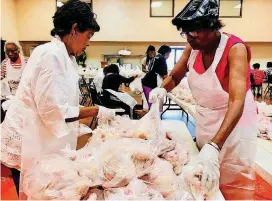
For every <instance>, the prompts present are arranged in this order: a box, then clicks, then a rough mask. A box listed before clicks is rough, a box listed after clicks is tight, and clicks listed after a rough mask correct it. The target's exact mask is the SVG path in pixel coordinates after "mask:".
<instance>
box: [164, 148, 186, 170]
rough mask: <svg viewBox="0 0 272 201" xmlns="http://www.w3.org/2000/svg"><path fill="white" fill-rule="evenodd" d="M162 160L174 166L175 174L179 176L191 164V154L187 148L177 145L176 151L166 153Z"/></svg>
mask: <svg viewBox="0 0 272 201" xmlns="http://www.w3.org/2000/svg"><path fill="white" fill-rule="evenodd" d="M162 158H164V159H165V160H167V161H168V162H170V163H171V164H172V165H173V170H174V172H175V173H176V174H177V175H179V174H180V173H181V172H182V168H183V166H184V165H186V164H187V163H188V162H189V152H188V150H187V149H186V148H184V147H182V146H180V145H179V144H176V147H175V149H174V150H172V151H169V152H166V153H164V154H163V155H162Z"/></svg>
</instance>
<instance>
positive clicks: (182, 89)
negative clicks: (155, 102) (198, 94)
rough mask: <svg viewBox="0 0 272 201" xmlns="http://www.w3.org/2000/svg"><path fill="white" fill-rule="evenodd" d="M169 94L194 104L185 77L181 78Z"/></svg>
mask: <svg viewBox="0 0 272 201" xmlns="http://www.w3.org/2000/svg"><path fill="white" fill-rule="evenodd" d="M171 94H173V95H174V96H175V97H176V98H177V99H180V100H183V101H185V102H186V103H189V104H192V105H195V100H194V98H193V95H192V92H191V90H190V87H189V84H188V81H187V78H184V79H182V80H181V82H180V84H179V85H178V86H176V87H175V88H174V89H173V90H172V91H171Z"/></svg>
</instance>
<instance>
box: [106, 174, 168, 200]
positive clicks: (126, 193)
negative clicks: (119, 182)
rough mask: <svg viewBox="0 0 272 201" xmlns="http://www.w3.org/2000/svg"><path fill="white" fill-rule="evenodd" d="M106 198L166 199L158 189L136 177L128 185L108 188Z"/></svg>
mask: <svg viewBox="0 0 272 201" xmlns="http://www.w3.org/2000/svg"><path fill="white" fill-rule="evenodd" d="M105 194H106V200H164V198H163V196H162V195H161V194H160V193H159V192H158V191H156V190H154V189H152V188H150V187H148V186H147V185H146V184H145V183H144V182H143V181H142V180H139V179H137V178H134V179H133V180H132V181H131V182H130V183H129V184H128V185H127V186H126V187H124V188H118V189H108V190H107V191H106V192H105Z"/></svg>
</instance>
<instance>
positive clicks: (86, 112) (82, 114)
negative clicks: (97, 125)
mask: <svg viewBox="0 0 272 201" xmlns="http://www.w3.org/2000/svg"><path fill="white" fill-rule="evenodd" d="M98 110H99V108H98V106H97V105H96V106H93V107H81V108H80V110H79V117H78V118H79V119H84V118H87V117H96V116H97V114H98Z"/></svg>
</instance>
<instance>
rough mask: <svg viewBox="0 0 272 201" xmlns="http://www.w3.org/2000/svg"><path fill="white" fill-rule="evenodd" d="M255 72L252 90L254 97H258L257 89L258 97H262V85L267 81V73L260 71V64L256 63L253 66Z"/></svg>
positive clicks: (253, 72)
mask: <svg viewBox="0 0 272 201" xmlns="http://www.w3.org/2000/svg"><path fill="white" fill-rule="evenodd" d="M253 68H254V70H253V71H252V78H253V84H252V90H253V95H254V96H255V95H256V89H257V97H260V96H261V90H262V85H263V82H264V79H265V73H264V72H263V71H262V70H260V64H259V63H255V64H253Z"/></svg>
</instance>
